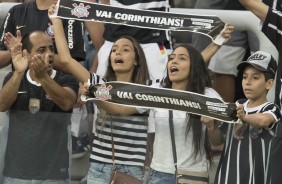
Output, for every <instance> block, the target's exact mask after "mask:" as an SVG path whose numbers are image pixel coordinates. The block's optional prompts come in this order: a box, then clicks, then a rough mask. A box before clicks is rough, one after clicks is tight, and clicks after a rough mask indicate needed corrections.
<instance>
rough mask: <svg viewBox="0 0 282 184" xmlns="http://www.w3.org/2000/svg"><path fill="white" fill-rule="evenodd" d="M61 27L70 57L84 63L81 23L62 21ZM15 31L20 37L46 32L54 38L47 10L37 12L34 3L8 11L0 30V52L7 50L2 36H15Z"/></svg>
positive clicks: (21, 5) (14, 7)
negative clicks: (31, 33)
mask: <svg viewBox="0 0 282 184" xmlns="http://www.w3.org/2000/svg"><path fill="white" fill-rule="evenodd" d="M63 26H64V30H65V35H66V39H67V42H68V46H69V49H70V52H71V56H72V57H73V58H75V59H76V60H78V61H84V59H85V52H84V41H83V34H84V33H83V25H82V23H81V22H79V21H74V20H63ZM17 30H20V31H21V34H22V36H24V35H25V34H27V33H29V32H31V31H35V30H41V31H44V32H46V33H47V34H48V35H49V36H50V37H51V38H54V31H53V26H52V23H51V21H50V19H49V17H48V10H38V8H37V5H36V3H35V1H31V2H30V3H26V4H19V5H15V6H13V7H12V8H11V9H10V11H9V12H8V14H7V16H6V18H5V20H4V22H3V24H2V27H1V29H0V50H7V48H6V47H5V45H4V40H3V38H4V34H5V33H7V32H10V33H12V34H13V35H16V31H17ZM53 40H54V39H53ZM54 46H55V44H54Z"/></svg>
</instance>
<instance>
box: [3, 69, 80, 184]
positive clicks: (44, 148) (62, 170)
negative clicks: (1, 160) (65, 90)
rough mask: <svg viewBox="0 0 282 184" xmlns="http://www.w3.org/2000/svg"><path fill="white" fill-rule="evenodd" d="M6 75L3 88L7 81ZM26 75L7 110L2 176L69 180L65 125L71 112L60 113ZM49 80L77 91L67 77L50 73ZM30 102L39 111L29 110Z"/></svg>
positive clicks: (73, 81) (68, 121)
mask: <svg viewBox="0 0 282 184" xmlns="http://www.w3.org/2000/svg"><path fill="white" fill-rule="evenodd" d="M12 74H13V73H12V72H11V73H9V74H8V75H7V76H6V78H5V80H4V84H5V83H6V82H7V81H8V80H9V79H10V78H11V76H12ZM28 76H29V75H26V76H25V77H24V78H23V79H22V81H21V84H20V88H19V91H18V95H17V99H16V101H15V102H14V104H13V105H12V107H11V108H10V110H9V134H8V143H7V150H6V155H5V167H4V172H3V174H4V175H5V176H7V177H12V178H18V179H26V180H31V179H35V180H46V179H49V180H65V179H68V178H69V173H68V168H69V152H68V125H70V118H71V110H70V111H69V112H64V111H63V110H62V109H60V108H59V107H58V106H57V105H56V104H55V103H54V102H53V101H52V99H50V97H48V95H47V94H46V92H45V91H44V89H43V88H42V86H37V85H35V84H33V83H32V82H31V80H30V79H29V77H28ZM52 78H53V79H54V80H55V81H56V82H57V83H58V84H59V85H60V86H62V87H69V88H71V89H73V90H74V92H77V91H78V82H77V81H76V80H75V78H74V77H73V76H71V75H66V74H63V73H62V72H56V71H53V75H52ZM31 98H36V99H38V100H40V107H39V111H38V112H36V113H35V114H32V113H31V112H30V110H29V103H30V99H31Z"/></svg>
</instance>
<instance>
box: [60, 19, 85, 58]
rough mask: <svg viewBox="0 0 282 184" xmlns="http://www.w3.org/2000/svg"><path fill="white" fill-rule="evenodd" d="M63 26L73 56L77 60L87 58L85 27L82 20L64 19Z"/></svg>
mask: <svg viewBox="0 0 282 184" xmlns="http://www.w3.org/2000/svg"><path fill="white" fill-rule="evenodd" d="M63 26H64V30H65V35H66V39H67V44H68V46H69V49H70V53H71V56H72V57H73V58H74V59H76V60H77V61H84V60H85V49H84V48H85V47H84V39H83V36H84V27H83V23H82V22H81V21H75V20H63Z"/></svg>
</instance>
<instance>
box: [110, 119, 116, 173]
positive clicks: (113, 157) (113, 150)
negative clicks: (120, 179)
mask: <svg viewBox="0 0 282 184" xmlns="http://www.w3.org/2000/svg"><path fill="white" fill-rule="evenodd" d="M111 139H112V141H111V142H112V161H113V170H115V145H114V137H113V122H112V120H111Z"/></svg>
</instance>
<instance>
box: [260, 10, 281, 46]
mask: <svg viewBox="0 0 282 184" xmlns="http://www.w3.org/2000/svg"><path fill="white" fill-rule="evenodd" d="M281 30H282V16H281V14H280V13H274V12H273V10H272V9H271V8H269V9H268V13H267V16H266V19H265V22H264V23H263V27H262V32H263V33H264V34H265V35H266V36H267V38H268V39H269V40H270V41H271V42H272V43H273V44H274V45H275V47H276V48H278V45H279V44H280V42H281V41H282V36H281Z"/></svg>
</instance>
